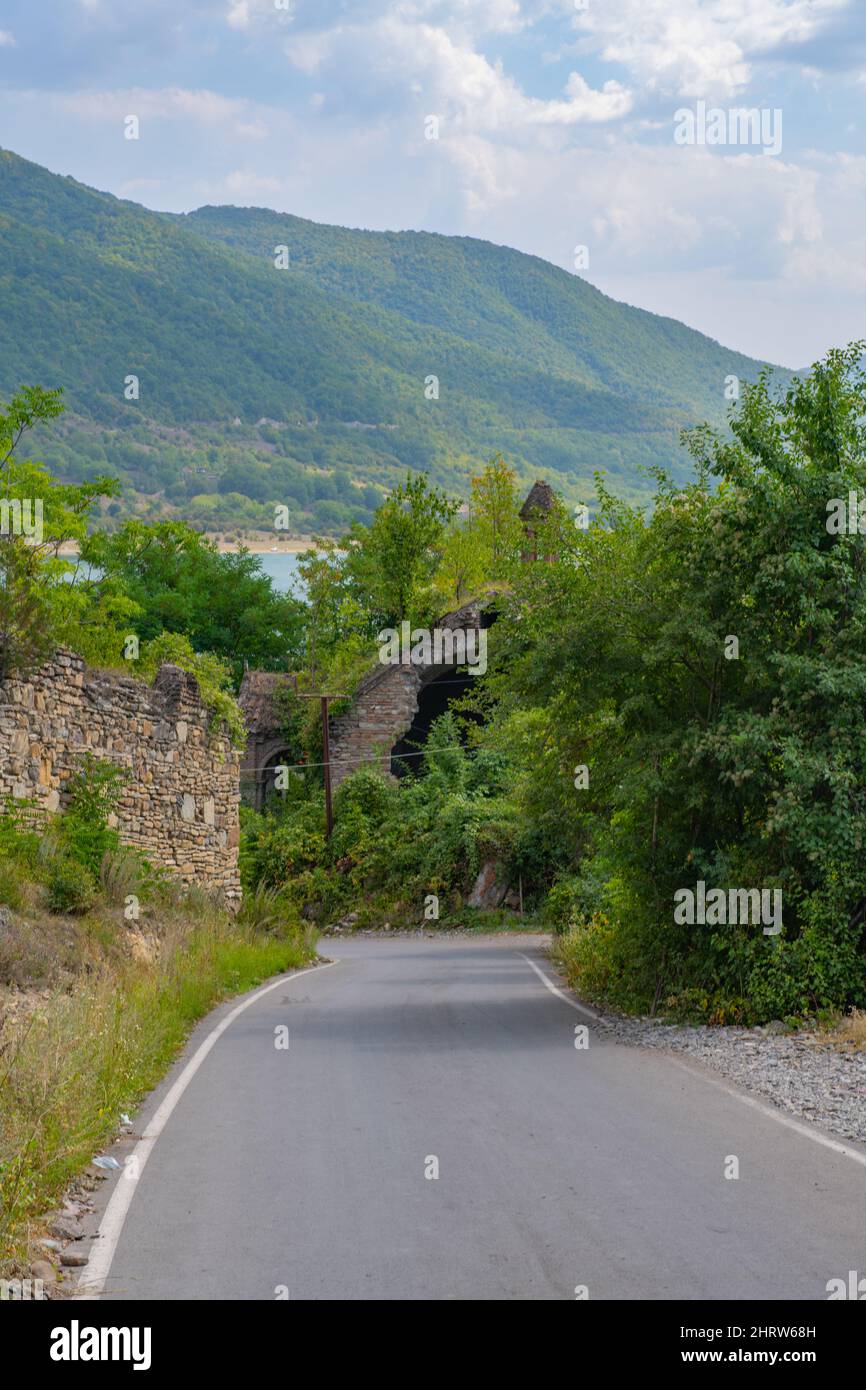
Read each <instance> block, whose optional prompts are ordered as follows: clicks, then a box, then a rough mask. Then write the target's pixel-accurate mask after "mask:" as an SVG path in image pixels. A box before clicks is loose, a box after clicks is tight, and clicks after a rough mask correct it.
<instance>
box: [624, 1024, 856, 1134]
mask: <svg viewBox="0 0 866 1390" xmlns="http://www.w3.org/2000/svg"><path fill="white" fill-rule="evenodd" d="M597 1026H598V1027H599V1028H600V1030H601V1031H602V1032H604V1034H605V1035H606V1036H608V1037H610V1038H611V1039H613V1040H615V1041H616V1042H619V1043H625V1044H627V1045H629V1046H632V1047H652V1048H657V1049H660V1050H662V1051H668V1052H677V1053H685V1054H687V1055H688V1056H689V1057H691V1058H693V1059H694V1060H695V1061H698V1062H702V1063H703V1064H704V1065H705V1066H707V1067H710V1068H711V1069H712V1070H713V1071H717V1072H720V1073H721V1074H722V1075H723V1076H726V1077H727V1078H728V1079H729V1080H731V1081H733V1082H736V1083H737V1084H738V1085H740V1086H742V1087H743V1088H744V1089H745V1090H748V1091H752V1092H754V1093H756V1094H757V1095H761V1096H764V1097H766V1099H767V1100H770V1101H772V1102H773V1103H774V1104H775V1105H778V1106H779V1107H780V1108H781V1109H783V1110H787V1111H788V1112H789V1113H790V1114H792V1115H796V1116H797V1117H798V1118H799V1119H803V1120H811V1121H812V1122H813V1123H814V1124H816V1125H819V1126H820V1127H821V1128H822V1129H824V1130H826V1131H828V1133H832V1134H834V1135H839V1136H840V1137H842V1138H845V1139H855V1140H859V1141H860V1142H861V1143H866V1052H863V1051H854V1050H850V1051H848V1050H842V1049H840V1048H839V1047H838V1046H835V1045H834V1044H833V1043H832V1042H830V1041H828V1039H827V1037H826V1035H824V1034H820V1033H810V1032H801V1033H789V1032H787V1031H785V1032H780V1031H777V1028H776V1027H774V1025H773V1024H769V1025H767V1026H766V1027H760V1028H733V1027H720V1028H708V1027H688V1026H683V1025H679V1024H665V1023H660V1022H659V1021H658V1020H657V1019H649V1018H620V1017H614V1016H612V1015H609V1014H602V1015H601V1016H600V1022H599V1024H598V1025H597Z"/></svg>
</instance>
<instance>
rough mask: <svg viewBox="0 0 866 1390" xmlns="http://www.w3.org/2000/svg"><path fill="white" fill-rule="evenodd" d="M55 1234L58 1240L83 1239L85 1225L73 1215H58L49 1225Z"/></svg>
mask: <svg viewBox="0 0 866 1390" xmlns="http://www.w3.org/2000/svg"><path fill="white" fill-rule="evenodd" d="M48 1229H49V1231H50V1232H51V1234H52V1235H53V1236H56V1237H57V1239H58V1240H81V1237H82V1236H83V1235H84V1227H83V1226H82V1225H81V1222H80V1221H76V1220H75V1219H74V1217H71V1216H58V1217H56V1218H55V1219H54V1220H53V1221H52V1222H51V1224H50V1226H49V1227H48Z"/></svg>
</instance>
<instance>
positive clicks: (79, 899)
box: [46, 857, 96, 915]
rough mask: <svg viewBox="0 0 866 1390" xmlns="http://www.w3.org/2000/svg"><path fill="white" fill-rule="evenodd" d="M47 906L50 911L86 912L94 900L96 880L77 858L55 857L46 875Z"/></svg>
mask: <svg viewBox="0 0 866 1390" xmlns="http://www.w3.org/2000/svg"><path fill="white" fill-rule="evenodd" d="M46 886H47V889H48V906H49V907H50V908H51V911H52V912H68V913H70V914H73V915H74V914H76V913H82V912H88V911H89V910H90V908H91V907H92V906H93V904H94V902H95V901H96V881H95V879H94V877H93V874H92V873H91V872H90V870H89V869H88V868H87V866H86V865H85V864H82V863H79V861H78V860H77V859H70V858H64V857H60V858H58V859H55V861H54V863H53V864H52V866H51V869H50V872H49V875H48V883H47V885H46Z"/></svg>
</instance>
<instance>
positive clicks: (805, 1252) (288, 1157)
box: [83, 936, 866, 1300]
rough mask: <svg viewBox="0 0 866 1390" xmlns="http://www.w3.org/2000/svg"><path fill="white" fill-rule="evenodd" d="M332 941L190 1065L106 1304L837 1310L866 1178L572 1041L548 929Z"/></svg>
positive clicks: (149, 1168) (679, 1081) (781, 1131)
mask: <svg viewBox="0 0 866 1390" xmlns="http://www.w3.org/2000/svg"><path fill="white" fill-rule="evenodd" d="M322 949H323V952H324V953H325V954H326V955H329V956H339V957H340V959H339V962H338V963H337V964H335V965H332V966H330V967H329V968H327V969H324V970H315V971H313V972H310V973H307V974H304V975H299V976H297V977H292V976H287V977H286V978H285V980H284V981H283V982H282V984H280V985H278V987H277V988H275V989H271V990H270V991H269V992H268V993H266V994H263V995H262V996H261V997H260V998H257V999H255V1000H254V1002H253V1003H252V1004H250V1006H249V1007H248V1008H247V1009H245V1010H244V1011H243V1012H242V1013H240V1014H239V1015H238V1016H237V1017H236V1018H235V1019H234V1020H233V1021H232V1022H231V1024H230V1025H229V1026H228V1027H227V1028H226V1029H225V1031H224V1032H223V1034H222V1035H221V1036H220V1037H219V1038H218V1040H217V1041H216V1043H215V1045H214V1046H213V1048H212V1049H211V1051H210V1052H209V1053H208V1055H207V1057H206V1058H205V1060H204V1061H203V1063H202V1065H201V1066H200V1067H199V1069H198V1070H197V1071H196V1072H195V1075H194V1076H193V1078H192V1080H191V1081H190V1083H189V1085H188V1086H187V1088H186V1090H185V1091H184V1092H183V1094H182V1096H181V1098H180V1100H179V1102H178V1104H177V1106H176V1108H175V1109H174V1111H173V1112H172V1114H171V1116H170V1118H169V1120H168V1122H167V1124H166V1125H165V1129H164V1131H163V1132H162V1133H161V1135H160V1137H159V1139H158V1141H157V1142H156V1144H155V1145H154V1146H153V1147H152V1150H151V1152H150V1153H149V1157H148V1159H147V1163H146V1166H145V1167H144V1168H143V1170H142V1172H141V1175H140V1177H138V1179H137V1180H135V1179H134V1178H133V1179H131V1180H132V1181H135V1188H134V1193H133V1196H132V1201H131V1203H130V1205H129V1209H128V1212H127V1214H126V1218H125V1221H124V1223H123V1226H122V1229H121V1231H120V1235H119V1239H118V1240H117V1243H116V1247H114V1252H113V1258H112V1260H111V1265H110V1269H109V1270H108V1273H107V1278H106V1280H105V1286H104V1296H105V1297H107V1298H111V1299H125V1300H137V1299H190V1298H192V1299H268V1300H271V1299H274V1298H277V1297H289V1298H291V1299H302V1300H303V1299H388V1300H391V1299H396V1300H401V1299H423V1300H427V1299H431V1300H440V1299H446V1300H453V1299H569V1300H570V1299H574V1298H575V1296H576V1293H575V1291H576V1290H577V1289H579V1288H582V1287H585V1288H586V1290H587V1291H588V1295H589V1297H590V1298H591V1299H609V1298H623V1299H666V1298H685V1299H704V1298H721V1299H775V1298H789V1299H824V1298H826V1296H827V1295H826V1284H827V1281H828V1280H829V1279H831V1278H835V1277H842V1278H845V1277H847V1273H848V1271H849V1270H850V1269H858V1270H859V1269H862V1268H863V1262H864V1257H866V1200H864V1198H866V1167H864V1166H863V1165H862V1164H860V1163H857V1162H855V1161H853V1160H852V1159H851V1158H850V1157H845V1156H844V1155H843V1154H840V1153H837V1152H835V1151H833V1150H832V1149H828V1148H826V1147H822V1146H820V1145H819V1144H817V1143H815V1142H813V1141H812V1140H811V1139H810V1138H808V1137H807V1136H806V1135H804V1134H800V1133H797V1132H796V1131H792V1130H791V1129H789V1128H787V1127H785V1126H784V1125H782V1124H780V1123H777V1122H776V1121H775V1120H774V1119H773V1118H772V1117H771V1116H769V1115H767V1114H765V1113H763V1111H762V1110H760V1109H755V1108H754V1107H750V1106H748V1105H745V1104H743V1102H742V1100H741V1099H739V1098H738V1096H737V1095H736V1094H731V1093H730V1092H729V1091H726V1090H725V1089H723V1088H722V1087H720V1086H719V1085H718V1084H714V1082H713V1079H712V1074H711V1073H708V1072H705V1071H703V1070H702V1069H701V1068H700V1067H698V1066H697V1065H686V1064H683V1063H682V1062H681V1061H677V1060H674V1059H672V1058H670V1057H668V1056H666V1055H665V1054H663V1053H659V1052H658V1051H655V1050H649V1049H647V1050H642V1049H640V1048H635V1047H627V1046H624V1045H621V1044H618V1043H616V1042H614V1041H609V1040H606V1039H605V1038H603V1037H600V1036H599V1035H598V1034H597V1033H596V1031H595V1030H594V1028H593V1025H592V1023H591V1022H590V1023H589V1039H590V1040H589V1047H588V1048H586V1049H578V1048H575V1045H574V1042H575V1033H574V1030H575V1027H576V1026H580V1025H581V1024H583V1023H584V1022H585V1021H586V1020H585V1019H584V1018H583V1017H582V1016H581V1015H580V1014H579V1013H577V1012H575V1011H574V1010H573V1009H572V1008H571V1007H569V1005H568V1003H567V1002H565V1000H563V999H562V998H559V997H557V996H556V995H555V994H553V993H551V992H550V991H549V990H548V989H547V988H545V986H544V983H543V982H542V981H541V980H540V979H539V978H538V976H537V974H536V973H534V972H533V970H532V969H531V968H530V966H529V965H528V964H527V961H526V960H525V959H524V958H523V957H522V956H521V954H520V952H521V951H526V952H527V953H528V954H529V955H530V956H531V957H532V958H533V959H534V960H536V962H537V963H538V964H539V965H540V966H541V968H542V969H543V970H544V971H545V973H547V974H548V975H550V974H551V973H552V972H551V968H550V966H549V965H548V964H546V962H545V961H544V957H543V955H542V954H541V952H540V950H539V949H538V942H537V940H536V941H535V942H534V943H533V944H529V945H528V944H527V943H526V942H521V941H518V940H515V939H514V938H510V937H504V936H500V937H495V938H458V939H446V938H439V939H429V938H419V939H417V940H413V939H407V938H405V937H400V938H395V939H390V940H389V939H379V938H369V937H368V938H356V939H354V940H347V941H339V942H337V941H334V942H331V941H327V942H325V943H323V947H322ZM235 1002H236V1001H235ZM233 1007H234V1005H233V1004H229V1005H224V1006H223V1007H222V1010H220V1011H217V1013H216V1014H215V1015H211V1016H210V1017H209V1018H208V1019H207V1020H205V1021H204V1022H203V1023H202V1024H201V1025H200V1026H199V1028H198V1029H197V1030H196V1033H195V1035H194V1037H193V1039H192V1040H191V1042H190V1044H189V1046H188V1047H187V1049H186V1051H185V1053H184V1056H183V1058H182V1059H181V1060H180V1061H179V1062H178V1063H177V1064H176V1066H175V1067H174V1068H173V1070H172V1072H171V1074H170V1076H169V1077H168V1078H166V1081H165V1082H164V1083H163V1084H162V1086H160V1087H159V1088H157V1090H156V1091H155V1092H154V1094H153V1095H152V1096H151V1097H150V1099H149V1100H148V1102H147V1104H146V1105H145V1106H144V1107H143V1108H142V1112H141V1114H140V1115H139V1116H138V1117H136V1127H137V1130H138V1132H139V1133H141V1132H143V1131H144V1130H145V1128H146V1125H147V1123H148V1121H149V1120H150V1119H152V1117H153V1115H154V1114H155V1113H156V1111H157V1109H158V1107H159V1105H160V1103H161V1101H163V1100H164V1098H165V1096H166V1095H167V1094H168V1093H169V1090H170V1088H171V1086H172V1084H173V1082H175V1081H176V1079H177V1077H178V1075H179V1074H180V1072H181V1071H182V1068H183V1066H184V1064H185V1062H187V1061H188V1060H189V1058H190V1057H191V1056H192V1055H193V1054H194V1052H195V1049H196V1047H197V1046H198V1045H200V1043H201V1042H202V1040H203V1039H204V1038H206V1037H207V1036H208V1034H209V1033H210V1032H211V1031H212V1029H213V1027H214V1023H215V1022H216V1021H218V1020H219V1019H220V1017H221V1016H224V1015H226V1014H227V1013H228V1012H229V1011H230V1010H231V1009H232V1008H233ZM285 1028H288V1043H289V1045H288V1048H286V1047H284V1046H279V1047H278V1046H277V1045H276V1043H277V1042H283V1043H284V1042H285V1040H286V1034H285V1031H284V1030H285ZM280 1030H283V1031H280ZM849 1147H851V1148H852V1149H854V1148H855V1147H856V1146H853V1145H852V1146H849ZM129 1151H130V1150H129V1145H127V1147H126V1149H124V1147H123V1146H118V1147H117V1148H116V1149H115V1150H114V1152H116V1153H117V1154H118V1156H119V1157H121V1159H122V1158H123V1157H124V1153H125V1152H126V1153H128V1152H129ZM858 1152H862V1150H858ZM729 1155H734V1156H736V1157H737V1159H738V1160H739V1172H740V1176H739V1179H738V1180H735V1181H732V1180H729V1179H726V1178H725V1176H724V1173H725V1166H726V1162H727V1159H728V1156H729ZM434 1159H435V1160H436V1161H437V1163H438V1177H431V1176H426V1174H428V1173H432V1172H433V1171H434V1169H435V1165H434V1163H433V1160H434ZM119 1181H120V1182H124V1181H127V1179H126V1178H120V1179H119ZM108 1195H109V1193H108V1192H106V1193H105V1194H103V1198H102V1200H103V1204H104V1202H105V1200H107V1198H108ZM105 1240H106V1238H105V1236H102V1237H97V1240H96V1242H95V1244H94V1249H99V1248H100V1242H102V1249H103V1250H107V1248H108V1247H107V1246H106V1244H105ZM86 1278H87V1274H86V1271H85V1273H84V1279H85V1281H86ZM83 1290H84V1292H85V1296H86V1291H87V1285H86V1283H84V1285H83Z"/></svg>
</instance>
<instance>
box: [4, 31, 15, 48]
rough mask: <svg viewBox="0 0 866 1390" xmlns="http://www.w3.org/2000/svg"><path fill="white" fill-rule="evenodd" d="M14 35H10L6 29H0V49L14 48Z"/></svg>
mask: <svg viewBox="0 0 866 1390" xmlns="http://www.w3.org/2000/svg"><path fill="white" fill-rule="evenodd" d="M14 47H15V35H14V34H10V32H9V30H8V29H0V48H14Z"/></svg>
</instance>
